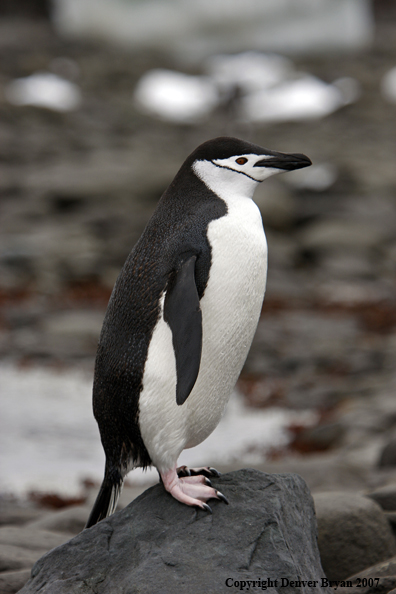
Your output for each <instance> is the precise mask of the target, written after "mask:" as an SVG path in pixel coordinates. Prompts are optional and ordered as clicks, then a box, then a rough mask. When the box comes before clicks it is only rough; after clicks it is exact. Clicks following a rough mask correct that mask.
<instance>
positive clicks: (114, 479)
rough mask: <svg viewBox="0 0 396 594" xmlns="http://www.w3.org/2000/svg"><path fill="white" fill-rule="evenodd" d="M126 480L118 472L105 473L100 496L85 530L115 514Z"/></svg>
mask: <svg viewBox="0 0 396 594" xmlns="http://www.w3.org/2000/svg"><path fill="white" fill-rule="evenodd" d="M123 483H124V479H123V478H122V475H121V473H120V472H119V471H118V470H116V471H113V472H111V473H109V472H107V470H106V473H105V477H104V479H103V483H102V485H101V487H100V490H99V493H98V496H97V497H96V501H95V503H94V506H93V508H92V511H91V513H90V515H89V518H88V521H87V523H86V525H85V528H90V527H91V526H94V525H95V524H97V523H98V522H100V521H101V520H104V519H105V518H107V517H108V516H111V514H112V513H114V511H115V508H116V507H117V503H118V499H119V498H120V495H121V491H122V486H123Z"/></svg>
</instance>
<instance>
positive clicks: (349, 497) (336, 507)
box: [314, 492, 396, 580]
mask: <svg viewBox="0 0 396 594" xmlns="http://www.w3.org/2000/svg"><path fill="white" fill-rule="evenodd" d="M314 499H315V508H316V515H317V520H318V532H319V550H320V554H321V559H322V564H323V569H324V571H325V574H326V576H327V577H328V578H329V579H330V580H343V579H345V578H347V577H348V576H349V575H352V574H354V573H358V572H359V571H362V570H364V569H366V568H367V567H370V566H371V565H374V564H375V563H378V562H380V561H384V560H385V559H389V558H390V557H392V556H393V555H394V554H395V553H396V545H395V540H394V537H393V534H392V530H391V528H390V525H389V523H388V521H387V519H386V517H385V514H384V513H383V511H382V510H381V508H380V506H379V505H378V504H377V503H375V502H374V501H372V500H371V499H368V498H367V497H364V496H362V495H357V494H355V493H349V492H334V493H319V494H317V495H315V496H314Z"/></svg>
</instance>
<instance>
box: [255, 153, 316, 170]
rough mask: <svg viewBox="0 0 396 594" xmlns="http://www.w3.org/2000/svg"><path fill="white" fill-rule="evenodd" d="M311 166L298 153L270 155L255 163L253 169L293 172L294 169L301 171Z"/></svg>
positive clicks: (306, 159) (309, 161)
mask: <svg viewBox="0 0 396 594" xmlns="http://www.w3.org/2000/svg"><path fill="white" fill-rule="evenodd" d="M309 165H312V161H311V159H309V158H308V157H306V156H305V155H300V154H299V153H294V154H286V153H272V155H271V156H269V157H267V158H266V159H262V160H261V161H257V163H255V165H254V166H255V167H273V168H275V169H284V170H285V171H293V170H294V169H302V168H303V167H309Z"/></svg>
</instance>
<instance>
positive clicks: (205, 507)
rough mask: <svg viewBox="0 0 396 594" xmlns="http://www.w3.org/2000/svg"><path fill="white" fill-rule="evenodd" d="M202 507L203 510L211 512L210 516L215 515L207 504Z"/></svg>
mask: <svg viewBox="0 0 396 594" xmlns="http://www.w3.org/2000/svg"><path fill="white" fill-rule="evenodd" d="M201 507H202V509H204V510H205V511H207V512H209V513H210V514H213V512H212V508H211V507H210V506H209V505H208V504H207V503H203V504H202V506H201Z"/></svg>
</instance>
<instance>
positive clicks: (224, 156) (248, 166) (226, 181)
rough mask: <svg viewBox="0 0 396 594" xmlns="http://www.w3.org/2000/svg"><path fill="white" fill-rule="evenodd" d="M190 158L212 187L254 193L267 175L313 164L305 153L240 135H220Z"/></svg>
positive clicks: (217, 190) (199, 173)
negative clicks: (274, 147) (281, 149)
mask: <svg viewBox="0 0 396 594" xmlns="http://www.w3.org/2000/svg"><path fill="white" fill-rule="evenodd" d="M188 161H190V165H191V166H192V169H193V171H194V173H195V174H196V175H197V176H198V177H199V178H200V179H201V180H202V181H203V182H204V183H205V184H206V185H207V186H208V187H209V188H210V189H211V190H213V191H215V192H216V193H217V194H218V193H219V189H220V186H222V190H223V191H233V193H236V192H239V193H242V194H244V195H248V196H252V195H253V192H254V190H255V187H256V185H257V183H259V182H262V181H264V180H265V179H267V177H270V176H271V175H275V174H277V173H282V172H283V171H293V170H295V169H301V168H303V167H308V166H309V165H311V164H312V163H311V160H310V159H309V158H308V157H306V156H305V155H302V154H296V153H293V154H288V153H279V152H276V151H271V150H269V149H266V148H263V147H261V146H258V145H256V144H252V143H250V142H245V141H244V140H239V139H238V138H229V137H220V138H214V139H213V140H208V141H207V142H204V143H203V144H201V145H200V146H199V147H198V148H197V149H196V150H195V151H194V152H193V153H192V155H190V157H189V159H188Z"/></svg>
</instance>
